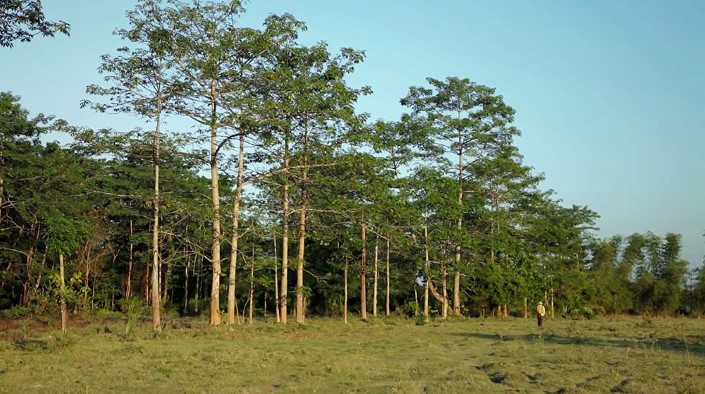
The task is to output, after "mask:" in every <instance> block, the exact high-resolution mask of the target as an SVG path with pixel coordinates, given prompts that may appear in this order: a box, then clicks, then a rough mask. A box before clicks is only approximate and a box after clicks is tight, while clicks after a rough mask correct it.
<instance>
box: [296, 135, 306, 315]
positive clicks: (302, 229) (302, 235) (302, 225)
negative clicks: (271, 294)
mask: <svg viewBox="0 0 705 394" xmlns="http://www.w3.org/2000/svg"><path fill="white" fill-rule="evenodd" d="M303 161H304V163H303V173H302V177H301V210H300V211H299V251H298V254H297V256H296V322H297V323H303V322H304V292H303V290H304V257H305V253H306V250H305V242H306V208H307V206H308V194H307V187H308V130H306V131H305V133H304V157H303Z"/></svg>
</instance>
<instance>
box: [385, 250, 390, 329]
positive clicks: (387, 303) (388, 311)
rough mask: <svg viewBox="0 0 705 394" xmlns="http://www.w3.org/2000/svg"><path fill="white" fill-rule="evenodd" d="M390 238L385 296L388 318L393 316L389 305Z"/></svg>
mask: <svg viewBox="0 0 705 394" xmlns="http://www.w3.org/2000/svg"><path fill="white" fill-rule="evenodd" d="M389 289H390V286H389V238H387V293H386V294H385V298H386V312H387V316H389V315H391V314H392V313H391V309H390V303H389V298H390V297H389Z"/></svg>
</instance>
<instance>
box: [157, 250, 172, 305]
mask: <svg viewBox="0 0 705 394" xmlns="http://www.w3.org/2000/svg"><path fill="white" fill-rule="evenodd" d="M164 265H166V271H165V270H163V269H161V268H160V269H159V276H160V277H161V278H162V280H160V286H162V287H161V289H162V300H164V301H169V286H170V284H169V278H171V276H172V270H173V268H174V264H173V263H172V261H171V259H167V260H166V261H165V263H164Z"/></svg>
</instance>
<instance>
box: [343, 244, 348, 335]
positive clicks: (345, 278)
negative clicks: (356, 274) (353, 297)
mask: <svg viewBox="0 0 705 394" xmlns="http://www.w3.org/2000/svg"><path fill="white" fill-rule="evenodd" d="M343 281H344V290H343V322H345V324H348V257H347V256H346V257H345V268H344V275H343Z"/></svg>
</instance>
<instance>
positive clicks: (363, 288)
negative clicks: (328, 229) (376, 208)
mask: <svg viewBox="0 0 705 394" xmlns="http://www.w3.org/2000/svg"><path fill="white" fill-rule="evenodd" d="M361 227H362V228H361V233H362V234H361V236H362V260H361V261H360V318H361V319H362V320H367V273H366V272H365V270H366V269H367V243H366V238H367V224H366V223H365V218H364V216H363V218H362V226H361Z"/></svg>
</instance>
